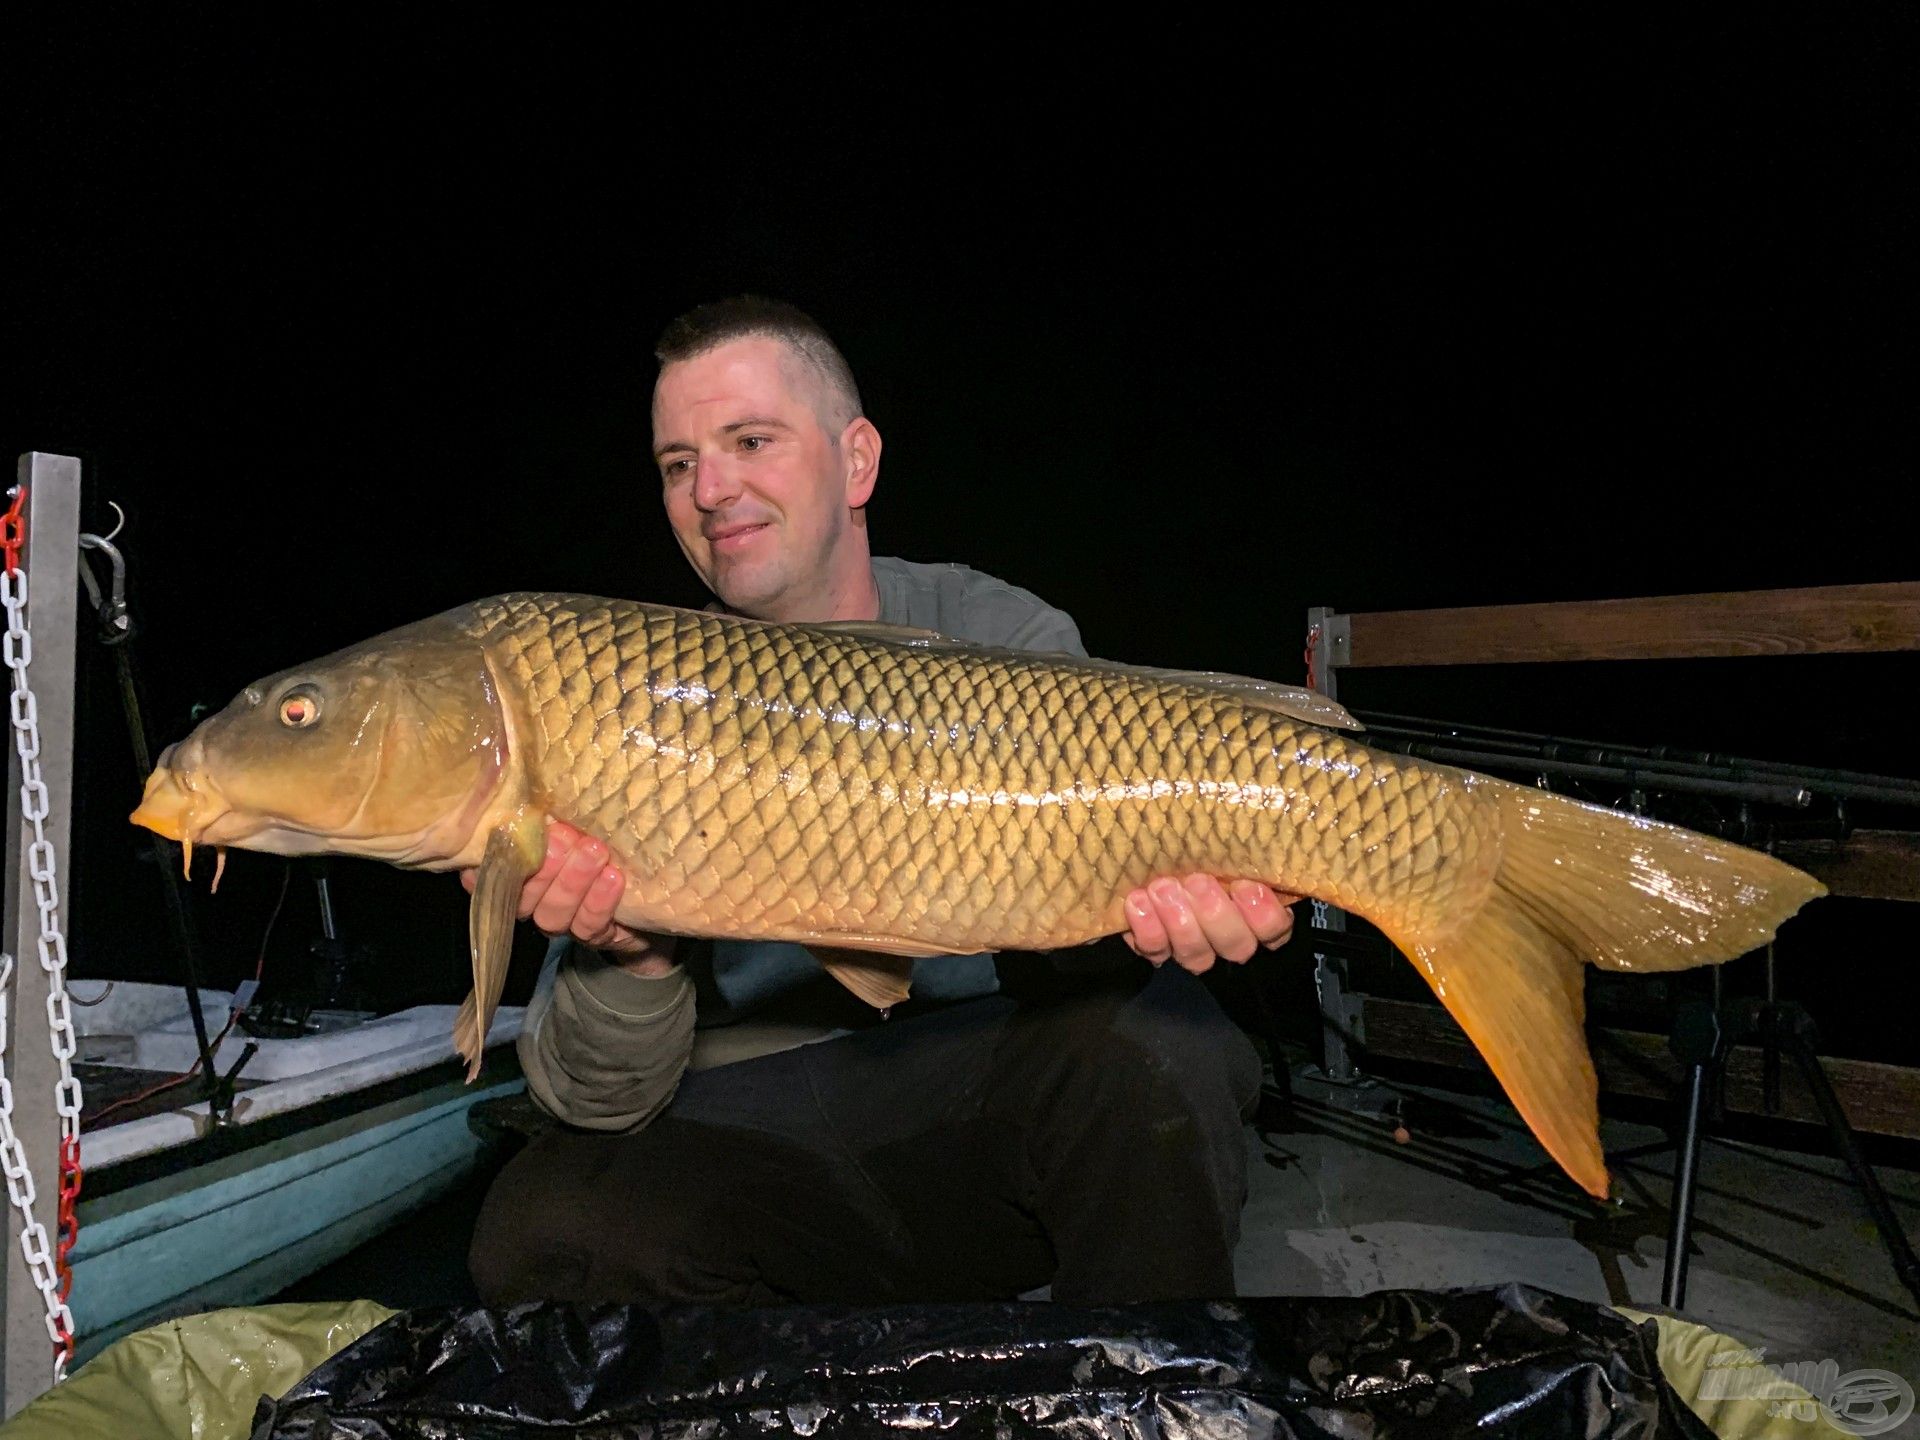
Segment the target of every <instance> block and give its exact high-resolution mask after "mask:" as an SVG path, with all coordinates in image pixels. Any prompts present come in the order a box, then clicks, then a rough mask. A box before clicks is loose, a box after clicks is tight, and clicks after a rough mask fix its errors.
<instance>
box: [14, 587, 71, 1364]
mask: <svg viewBox="0 0 1920 1440" xmlns="http://www.w3.org/2000/svg"><path fill="white" fill-rule="evenodd" d="M0 603H4V605H5V606H6V611H7V633H6V635H5V636H4V638H0V653H4V656H5V659H6V664H7V668H8V669H9V670H11V671H12V672H13V698H12V702H11V709H12V715H13V730H14V745H15V748H17V749H18V750H19V752H20V808H21V818H22V819H24V820H25V821H26V822H27V823H28V824H29V825H31V826H32V827H33V843H32V844H31V845H29V846H28V847H27V871H28V873H29V874H30V875H31V876H32V878H33V898H34V902H35V904H36V905H37V906H38V907H39V911H40V935H39V951H40V967H41V969H43V970H45V971H46V972H47V1030H48V1034H49V1037H50V1039H51V1042H52V1045H53V1054H54V1058H55V1059H56V1060H57V1061H59V1064H60V1079H59V1082H58V1083H57V1084H56V1085H55V1086H54V1091H53V1096H54V1106H55V1108H56V1109H57V1110H58V1111H59V1112H60V1154H61V1156H62V1158H63V1159H70V1160H71V1161H72V1167H73V1170H74V1177H73V1180H72V1183H70V1184H69V1183H65V1182H64V1178H63V1183H61V1184H60V1187H59V1188H60V1190H61V1192H62V1195H63V1199H64V1200H65V1202H66V1203H65V1204H63V1205H62V1207H61V1208H62V1211H63V1213H62V1216H61V1225H60V1228H61V1229H62V1231H63V1233H62V1235H61V1242H62V1243H61V1245H60V1258H61V1259H62V1260H64V1258H65V1256H66V1253H67V1251H68V1250H70V1249H71V1248H72V1244H73V1230H74V1229H75V1222H74V1221H73V1219H72V1217H71V1214H70V1211H71V1207H72V1201H73V1198H74V1197H75V1196H76V1195H77V1194H78V1168H79V1167H78V1160H79V1144H80V1106H81V1095H80V1080H79V1077H77V1076H76V1075H75V1074H74V1073H73V1057H74V1054H75V1052H76V1051H77V1050H78V1049H79V1041H78V1040H77V1039H76V1038H75V1035H74V1030H73V1011H72V1008H71V1005H70V1003H69V1001H68V997H67V985H66V971H67V939H66V936H65V934H63V933H62V931H61V928H60V888H59V879H58V873H57V866H56V863H55V860H54V854H53V844H52V842H51V841H49V840H48V839H47V837H46V829H45V823H44V822H45V820H46V817H47V808H48V796H47V786H46V782H45V781H44V780H43V779H42V778H41V776H40V713H39V708H38V706H37V705H36V704H35V702H34V698H33V690H32V687H31V686H30V685H29V684H28V680H27V667H28V666H29V665H30V664H31V663H32V660H33V637H32V635H31V634H30V633H29V632H28V630H27V626H26V609H27V575H26V571H25V570H24V569H12V568H10V569H7V570H5V571H0ZM13 964H14V962H13V957H12V956H11V955H5V956H0V994H4V993H5V981H7V980H11V978H12V974H13ZM5 1043H6V1031H5V1029H4V1027H3V1026H0V1046H4V1045H5ZM0 1165H3V1166H4V1168H5V1170H6V1175H7V1193H8V1195H9V1196H10V1197H11V1198H12V1200H13V1203H14V1206H15V1207H16V1208H17V1209H18V1210H19V1211H20V1214H21V1218H22V1221H23V1225H22V1229H21V1234H20V1249H21V1252H22V1253H23V1254H24V1255H25V1256H26V1260H27V1267H28V1268H29V1269H30V1270H31V1271H32V1272H33V1282H34V1284H35V1285H36V1286H38V1287H39V1290H40V1295H41V1298H42V1299H43V1300H44V1301H45V1302H46V1307H47V1334H48V1336H49V1338H51V1339H52V1341H53V1344H54V1361H53V1378H54V1382H55V1383H56V1384H57V1383H59V1382H60V1381H62V1380H64V1379H65V1378H66V1372H67V1363H68V1361H69V1360H70V1359H71V1358H72V1356H73V1312H72V1310H71V1309H69V1308H68V1306H67V1303H66V1298H65V1294H64V1293H63V1292H64V1288H65V1287H64V1286H63V1285H62V1282H61V1279H60V1277H59V1275H58V1274H57V1273H56V1267H55V1263H54V1256H53V1255H52V1254H51V1253H49V1250H48V1246H47V1232H46V1229H45V1227H44V1226H42V1225H41V1224H40V1222H39V1221H38V1220H36V1219H34V1216H33V1202H34V1199H35V1192H34V1185H33V1176H32V1175H31V1174H30V1173H29V1172H28V1170H27V1161H26V1155H25V1152H24V1151H23V1150H22V1149H21V1146H20V1141H19V1137H18V1136H17V1135H15V1133H14V1129H13V1087H12V1085H11V1084H10V1083H9V1082H8V1081H7V1080H6V1078H5V1076H4V1074H0ZM69 1283H70V1282H69Z"/></svg>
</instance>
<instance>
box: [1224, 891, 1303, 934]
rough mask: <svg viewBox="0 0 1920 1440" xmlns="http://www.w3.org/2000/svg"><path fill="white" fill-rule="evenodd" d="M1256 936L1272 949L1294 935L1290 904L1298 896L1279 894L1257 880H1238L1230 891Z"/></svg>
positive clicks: (1235, 903) (1243, 917)
mask: <svg viewBox="0 0 1920 1440" xmlns="http://www.w3.org/2000/svg"><path fill="white" fill-rule="evenodd" d="M1228 894H1229V895H1230V896H1231V897H1232V899H1233V903H1234V905H1235V906H1236V907H1237V908H1238V909H1239V911H1240V915H1241V918H1242V919H1244V920H1245V921H1246V922H1247V925H1248V927H1249V928H1250V929H1251V930H1252V931H1253V936H1254V938H1255V939H1256V940H1258V941H1259V942H1260V943H1261V944H1262V945H1264V946H1266V948H1267V949H1269V950H1275V949H1278V948H1279V947H1280V946H1282V945H1284V944H1286V943H1287V941H1289V940H1291V939H1292V938H1293V911H1291V910H1289V909H1288V908H1287V906H1288V905H1289V904H1291V903H1292V901H1293V900H1295V899H1297V898H1298V897H1297V896H1287V895H1280V894H1276V893H1275V892H1274V891H1273V890H1271V889H1269V888H1268V887H1267V886H1265V885H1262V884H1260V883H1259V882H1258V881H1256V880H1236V881H1234V882H1233V886H1232V888H1231V889H1230V890H1229V891H1228Z"/></svg>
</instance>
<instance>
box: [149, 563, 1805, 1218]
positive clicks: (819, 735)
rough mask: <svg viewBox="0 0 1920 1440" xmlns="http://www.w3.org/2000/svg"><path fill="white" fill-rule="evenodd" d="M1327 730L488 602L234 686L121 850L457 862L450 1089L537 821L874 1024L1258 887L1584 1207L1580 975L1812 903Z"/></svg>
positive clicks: (1017, 659)
mask: <svg viewBox="0 0 1920 1440" xmlns="http://www.w3.org/2000/svg"><path fill="white" fill-rule="evenodd" d="M1357 728H1358V727H1357V725H1356V724H1355V722H1354V721H1353V720H1352V718H1351V717H1349V716H1348V715H1347V714H1346V712H1345V711H1344V710H1342V709H1341V708H1340V707H1339V706H1338V705H1335V704H1334V703H1333V702H1331V701H1329V700H1326V699H1325V698H1323V697H1321V696H1319V695H1316V694H1314V693H1313V692H1311V691H1307V690H1300V689H1296V688H1293V687H1289V686H1283V685H1275V684H1269V683H1267V682H1263V681H1259V680H1249V679H1242V678H1239V677H1233V676H1220V675H1205V674H1194V673H1187V672H1181V671H1166V670H1150V669H1143V668H1139V667H1134V666H1125V665H1118V664H1113V663H1109V662H1104V661H1088V660H1081V659H1077V658H1074V657H1071V656H1064V655H1039V654H1029V653H1021V652H1014V651H1002V650H992V649H986V648H982V647H979V646H973V645H967V644H962V643H959V642H955V641H949V640H944V639H941V638H940V637H937V636H931V635H928V634H926V633H924V632H914V631H904V630H897V629H893V628H891V627H887V626H881V625H872V624H869V625H861V624H849V625H814V626H795V625H778V624H766V623H761V622H757V621H750V620H743V619H738V618H734V617H730V616H725V615H720V614H715V613H710V612H705V611H694V610H681V609H674V608H669V607H665V606H656V605H645V604H638V603H633V602H629V601H621V600H606V599H600V598H596V597H589V596H579V595H561V594H520V595H501V596H496V597H493V598H490V599H486V600H481V601H478V602H476V603H474V604H471V605H466V606H462V607H460V608H458V609H456V610H452V611H448V612H446V613H445V614H442V615H439V616H435V617H433V618H431V619H427V620H423V621H421V622H419V623H417V624H414V625H410V626H407V627H404V628H402V629H399V630H394V631H391V632H389V633H388V634H385V635H382V636H379V637H377V638H375V639H372V640H369V641H367V642H365V643H363V644H360V645H356V646H353V647H351V648H349V649H345V650H342V651H339V652H337V653H335V654H333V655H330V656H327V657H326V658H324V659H321V660H318V661H315V662H314V663H312V664H310V665H304V666H300V667H298V668H295V669H292V670H286V671H282V672H281V673H280V674H278V675H274V676H271V677H269V678H268V679H265V680H262V681H260V682H259V683H258V684H255V685H250V686H248V687H247V688H246V689H245V690H244V691H243V692H241V694H240V695H239V696H238V697H237V698H236V699H235V700H234V701H233V703H232V704H230V705H228V706H227V708H226V709H224V710H223V711H221V712H220V713H219V714H217V715H214V716H212V717H210V718H208V719H207V720H205V721H204V722H203V723H202V724H201V725H200V726H199V727H198V728H197V729H195V730H194V731H193V733H192V734H191V735H190V736H188V737H187V739H186V740H184V741H182V742H181V743H180V744H178V745H175V746H174V747H172V748H171V749H170V750H168V751H167V753H166V754H164V755H163V756H162V757H161V760H160V764H159V766H158V768H157V769H156V770H155V772H154V774H153V775H152V776H151V777H150V778H149V780H148V783H147V788H146V796H145V799H144V800H143V801H142V803H141V805H140V808H139V809H138V810H136V811H135V812H134V815H133V819H134V820H135V821H136V822H137V823H140V824H143V825H146V826H148V827H150V828H152V829H153V830H156V831H158V832H159V833H160V834H162V835H164V836H167V837H169V838H171V839H176V840H181V841H185V842H187V844H188V855H189V858H190V857H191V846H192V845H194V844H211V845H238V846H242V847H245V848H248V849H254V850H266V851H272V852H275V853H278V854H285V855H304V854H318V853H323V852H324V853H331V854H341V855H360V856H370V857H372V858H375V859H379V860H385V861H390V862H392V863H393V864H396V865H403V866H410V867H418V868H422V869H429V870H449V869H455V868H465V867H469V866H477V867H478V870H479V874H478V876H477V880H476V884H475V887H474V895H473V907H472V916H471V941H472V948H473V977H474V989H473V994H472V995H471V996H470V997H469V998H468V1001H467V1003H466V1005H465V1006H464V1007H463V1008H462V1010H461V1013H460V1016H459V1018H458V1020H457V1021H456V1022H455V1043H456V1046H457V1048H458V1049H459V1050H460V1052H461V1054H462V1055H464V1056H465V1057H466V1058H467V1060H468V1061H469V1064H470V1067H471V1068H470V1070H469V1077H470V1078H471V1076H472V1074H474V1073H476V1072H477V1069H478V1065H479V1061H480V1052H481V1046H482V1044H483V1042H484V1038H485V1035H486V1031H487V1025H488V1022H489V1020H490V1019H491V1016H492V1013H493V1009H494V1007H495V1005H496V1004H497V1002H498V999H499V994H500V988H501V985H502V983H503V981H504V978H505V973H506V966H507V957H508V951H509V948H510V942H511V938H512V928H513V925H514V923H515V915H516V907H517V901H518V897H519V893H520V890H521V887H522V885H523V884H524V882H525V880H526V877H527V876H528V875H529V874H530V873H531V872H532V871H533V870H535V869H536V868H537V867H538V866H539V864H540V861H541V858H542V855H543V851H544V843H545V840H544V836H545V827H546V822H547V820H548V818H549V817H553V818H555V819H560V820H566V821H569V822H571V823H572V824H574V825H576V826H578V827H580V828H581V829H582V830H584V831H586V832H588V833H590V834H592V835H596V836H598V837H599V838H600V839H601V840H603V841H605V842H606V844H607V846H608V848H609V850H610V851H611V853H612V856H613V858H614V860H615V861H616V862H617V863H618V864H619V865H620V866H621V868H622V869H623V870H625V872H626V873H627V876H628V884H627V888H626V893H625V896H624V898H623V900H622V901H621V905H620V909H619V912H618V919H620V920H621V921H623V922H624V923H626V924H628V925H632V926H635V927H638V928H641V929H647V930H655V931H666V932H672V933H678V934H687V935H709V936H716V937H728V938H746V939H774V940H794V941H800V942H802V943H806V944H810V945H814V946H818V947H823V948H824V949H826V950H828V951H829V952H831V953H830V954H829V956H828V957H827V964H828V968H829V969H830V970H831V971H832V972H833V973H834V974H836V975H837V976H838V977H839V978H840V979H841V980H843V981H844V982H845V983H847V984H848V985H849V987H850V988H852V989H853V990H854V991H855V992H856V993H858V994H860V995H861V996H862V997H863V998H865V999H867V1000H869V1001H871V1002H873V1003H875V1004H878V1005H884V1004H887V1003H889V1002H891V1001H893V1000H897V999H899V998H900V997H901V996H903V995H904V993H905V988H904V982H903V977H904V976H905V974H906V973H907V970H908V968H909V967H910V965H911V958H902V957H915V956H924V955H932V954H941V953H955V954H966V953H971V952H975V951H980V950H1048V949H1054V948H1058V947H1063V946H1070V945H1077V944H1081V943H1083V942H1086V941H1090V940H1093V939H1097V938H1098V937H1100V936H1103V935H1109V934H1114V933H1117V932H1119V931H1121V930H1123V929H1124V928H1125V919H1124V916H1123V913H1122V911H1123V904H1124V897H1125V895H1126V893H1127V892H1128V891H1129V890H1130V889H1131V888H1133V887H1135V886H1138V885H1140V884H1143V883H1144V882H1146V881H1147V880H1148V879H1149V878H1150V877H1153V876H1156V875H1162V874H1179V873H1188V872H1195V871H1204V872H1208V873H1211V874H1214V875H1218V876H1220V877H1222V878H1227V879H1231V878H1238V877H1246V878H1249V879H1253V880H1259V881H1264V882H1265V883H1267V884H1269V885H1272V886H1274V887H1275V888H1276V889H1280V890H1285V891H1291V892H1293V893H1295V894H1302V895H1310V896H1316V897H1319V898H1320V899H1323V900H1326V901H1329V902H1331V903H1333V904H1335V905H1338V906H1341V907H1342V908H1344V909H1346V910H1349V911H1352V912H1354V913H1356V914H1359V915H1362V916H1365V917H1366V918H1367V919H1368V920H1370V921H1372V922H1373V923H1374V924H1375V925H1377V926H1378V927H1379V928H1380V929H1381V930H1382V931H1384V932H1385V933H1386V934H1387V935H1388V936H1389V937H1390V938H1391V939H1392V940H1393V941H1394V943H1395V944H1397V945H1398V946H1399V948H1400V949H1401V950H1402V951H1403V952H1404V953H1405V954H1406V955H1407V956H1408V958H1410V959H1411V960H1412V961H1413V963H1414V964H1415V965H1416V966H1417V967H1418V968H1419V970H1420V972H1421V974H1423V975H1424V976H1425V977H1426V979H1427V982H1428V983H1429V984H1430V985H1431V986H1432V987H1433V990H1434V992H1435V994H1437V995H1438V996H1439V997H1440V999H1441V1001H1442V1002H1443V1003H1444V1004H1445V1005H1446V1007H1447V1009H1448V1010H1449V1011H1451V1012H1452V1014H1453V1015H1454V1017H1455V1018H1456V1019H1457V1020H1458V1021H1459V1022H1460V1024H1461V1026H1462V1027H1463V1028H1464V1029H1465V1030H1466V1032H1467V1034H1468V1035H1469V1036H1470V1037H1471V1038H1472V1040H1473V1042H1474V1044H1475V1045H1476V1046H1478V1047H1479V1050H1480V1053H1481V1054H1482V1055H1483V1056H1484V1057H1485V1058H1486V1060H1487V1063H1488V1064H1489V1065H1490V1066H1491V1067H1492V1069H1493V1072H1494V1074H1495V1075H1496V1076H1497V1077H1498V1078H1499V1080H1500V1082H1501V1084H1502V1085H1503V1086H1504V1087H1505V1089H1506V1092H1507V1094H1508V1096H1509V1097H1510V1098H1511V1099H1512V1101H1513V1103H1514V1105H1515V1106H1516V1107H1517V1108H1518V1110H1519V1112H1520V1114H1521V1115H1522V1116H1523V1117H1524V1118H1525V1120H1526V1122H1527V1123H1528V1125H1529V1126H1531V1127H1532V1129H1533V1132H1534V1134H1535V1135H1537V1136H1538V1137H1539V1139H1540V1141H1541V1143H1542V1144H1544V1145H1545V1146H1546V1148H1547V1150H1548V1151H1549V1152H1550V1153H1551V1154H1552V1155H1553V1157H1554V1158H1555V1159H1556V1160H1557V1161H1559V1163H1560V1164H1561V1165H1562V1166H1564V1167H1565V1169H1566V1170H1567V1172H1568V1173H1569V1174H1570V1175H1571V1176H1572V1177H1573V1178H1574V1179H1575V1180H1576V1181H1577V1182H1578V1183H1579V1184H1580V1185H1581V1186H1582V1187H1584V1188H1585V1189H1586V1190H1588V1191H1589V1192H1591V1193H1592V1194H1594V1195H1596V1196H1601V1195H1605V1194H1606V1192H1607V1188H1608V1185H1607V1174H1606V1168H1605V1165H1604V1164H1603V1161H1602V1158H1601V1150H1600V1143H1599V1126H1598V1109H1597V1085H1596V1082H1595V1077H1594V1072H1593V1067H1592V1062H1591V1060H1590V1058H1589V1055H1588V1052H1587V1045H1586V1038H1585V1035H1584V1032H1583V1030H1582V1017H1583V1013H1584V1000H1583V971H1582V963H1583V962H1591V963H1594V964H1598V965H1603V966H1606V967H1607V968H1609V969H1614V970H1647V971H1651V970H1673V969H1679V968H1682V967H1686V966H1691V965H1699V964H1707V963H1713V962H1717V961H1723V960H1727V959H1730V958H1732V957H1734V956H1736V955H1740V954H1743V953H1745V952H1747V951H1749V950H1751V949H1753V948H1755V947H1756V946H1759V945H1762V944H1764V943H1765V942H1766V941H1767V940H1768V939H1769V938H1771V937H1772V935H1773V933H1774V931H1775V929H1776V927H1777V926H1779V924H1780V923H1781V922H1782V921H1783V920H1785V919H1786V918H1787V917H1788V916H1790V915H1792V914H1793V913H1794V912H1795V911H1796V910H1798V909H1799V908H1800V907H1801V906H1802V905H1804V904H1805V903H1806V902H1807V901H1808V900H1809V899H1811V898H1813V897H1814V896H1817V895H1820V894H1823V893H1825V892H1824V890H1823V888H1822V886H1821V885H1820V884H1819V883H1818V882H1817V881H1815V880H1814V879H1812V878H1811V877H1810V876H1808V875H1805V874H1803V873H1801V872H1800V871H1798V870H1795V869H1793V868H1791V867H1789V866H1787V865H1785V864H1782V863H1781V862H1779V861H1777V860H1775V859H1773V858H1771V857H1770V856H1767V855H1764V854H1761V853H1760V852H1758V851H1755V850H1752V849H1748V848H1744V847H1741V846H1737V845H1733V844H1729V843H1726V842H1724V841H1720V840H1716V839H1712V838H1710V837H1707V836H1704V835H1700V834H1696V833H1694V832H1691V831H1688V830H1682V829H1678V828H1675V827H1673V826H1668V825H1661V824H1656V823H1653V822H1650V821H1647V820H1643V819H1636V818H1632V817H1629V816H1625V815H1622V814H1619V813H1617V812H1615V811H1612V810H1607V809H1603V808H1600V807H1597V806H1592V805H1586V804H1582V803H1579V802H1576V801H1573V800H1569V799H1566V798H1564V797H1562V796H1557V795H1553V794H1550V793H1548V792H1545V791H1542V790H1537V789H1532V788H1529V787H1526V786H1522V785H1515V784H1511V783H1508V782H1505V781H1501V780H1496V779H1491V778H1489V777H1486V776H1483V775H1476V774H1474V773H1472V772H1469V771H1464V770H1458V769H1453V768H1450V767H1447V766H1443V765H1435V764H1429V763H1427V762H1425V761H1419V760H1413V759H1409V758H1407V757H1404V756H1401V755H1397V754H1393V753H1381V752H1377V751H1371V750H1368V749H1367V748H1366V747H1365V746H1364V745H1362V744H1361V743H1360V742H1359V741H1358V740H1356V739H1355V738H1354V736H1353V734H1352V733H1351V732H1352V731H1354V730H1356V729H1357ZM850 952H864V953H850Z"/></svg>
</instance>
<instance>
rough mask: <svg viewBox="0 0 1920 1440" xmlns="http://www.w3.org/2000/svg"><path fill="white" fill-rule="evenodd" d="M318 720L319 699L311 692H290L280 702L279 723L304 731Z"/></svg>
mask: <svg viewBox="0 0 1920 1440" xmlns="http://www.w3.org/2000/svg"><path fill="white" fill-rule="evenodd" d="M319 718H320V697H319V696H318V695H315V694H314V693H313V692H312V691H311V690H290V691H288V692H287V694H286V695H284V696H282V697H281V700H280V723H281V724H282V725H284V726H286V727H287V728H288V729H289V730H304V729H306V728H307V726H309V725H311V724H313V722H314V721H316V720H318V719H319Z"/></svg>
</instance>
